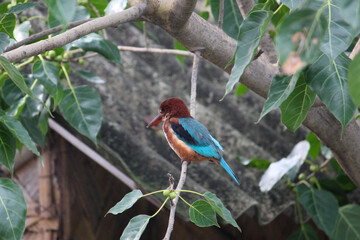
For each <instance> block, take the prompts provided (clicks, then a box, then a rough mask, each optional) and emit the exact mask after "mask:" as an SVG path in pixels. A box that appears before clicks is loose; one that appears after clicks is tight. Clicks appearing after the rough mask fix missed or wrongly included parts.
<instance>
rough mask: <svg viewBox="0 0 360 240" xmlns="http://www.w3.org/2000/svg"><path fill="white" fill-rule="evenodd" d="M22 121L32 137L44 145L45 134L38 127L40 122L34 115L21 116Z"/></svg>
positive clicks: (40, 144)
mask: <svg viewBox="0 0 360 240" xmlns="http://www.w3.org/2000/svg"><path fill="white" fill-rule="evenodd" d="M19 120H20V122H21V124H22V125H23V126H24V127H25V129H26V130H27V131H28V133H29V135H30V136H31V138H32V139H34V141H35V142H36V143H37V144H38V145H39V146H40V147H44V145H45V136H44V134H43V133H42V132H41V131H40V129H39V128H38V127H37V125H38V124H39V122H38V121H37V120H36V119H34V118H33V117H28V116H20V119H19Z"/></svg>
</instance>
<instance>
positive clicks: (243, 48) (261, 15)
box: [223, 10, 272, 99]
mask: <svg viewBox="0 0 360 240" xmlns="http://www.w3.org/2000/svg"><path fill="white" fill-rule="evenodd" d="M271 16H272V13H271V12H268V11H263V10H259V11H254V12H252V13H250V14H249V15H248V16H247V17H246V19H245V20H244V21H243V22H242V24H241V26H240V30H239V38H238V42H237V48H236V56H235V64H234V66H233V68H232V70H231V74H230V78H229V81H228V83H227V84H226V92H225V94H224V97H225V96H226V95H227V94H229V93H230V91H231V90H232V89H233V88H234V86H235V84H236V83H237V82H238V81H239V79H240V77H241V75H242V74H243V72H244V71H245V69H246V67H247V66H248V65H249V64H250V62H251V61H252V59H253V57H254V54H255V53H256V50H257V47H258V46H259V44H260V41H261V39H262V37H263V35H264V33H265V31H266V28H267V25H268V23H269V21H270V19H271ZM224 97H223V99H224Z"/></svg>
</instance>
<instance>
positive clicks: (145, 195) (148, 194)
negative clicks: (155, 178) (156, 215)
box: [141, 189, 165, 197]
mask: <svg viewBox="0 0 360 240" xmlns="http://www.w3.org/2000/svg"><path fill="white" fill-rule="evenodd" d="M164 190H165V189H164ZM164 190H158V191H155V192H151V193H147V194H144V195H142V196H141V197H147V196H150V195H152V194H155V193H160V192H163V191H164Z"/></svg>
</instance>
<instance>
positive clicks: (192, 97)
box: [163, 51, 200, 240]
mask: <svg viewBox="0 0 360 240" xmlns="http://www.w3.org/2000/svg"><path fill="white" fill-rule="evenodd" d="M199 58H200V51H195V54H194V59H193V69H192V75H191V95H190V114H191V115H192V116H195V112H196V108H195V107H196V104H195V103H196V82H197V73H198V67H199ZM187 166H188V162H187V161H183V163H182V165H181V174H180V179H179V183H178V185H177V187H176V190H177V192H176V193H177V196H176V198H175V199H174V201H173V205H172V206H171V208H170V216H169V223H168V227H167V230H166V234H165V237H164V238H163V240H169V239H170V236H171V232H172V230H173V228H174V222H175V212H176V205H177V203H178V201H179V196H180V191H178V190H181V189H182V188H183V186H184V183H185V180H186V173H187Z"/></svg>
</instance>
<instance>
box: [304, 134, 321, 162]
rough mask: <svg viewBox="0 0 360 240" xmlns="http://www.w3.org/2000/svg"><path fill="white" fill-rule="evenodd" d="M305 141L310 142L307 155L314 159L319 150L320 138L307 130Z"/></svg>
mask: <svg viewBox="0 0 360 240" xmlns="http://www.w3.org/2000/svg"><path fill="white" fill-rule="evenodd" d="M306 141H308V142H309V143H310V150H309V156H310V157H312V158H313V159H316V158H317V157H318V156H319V153H320V150H321V144H320V140H319V139H318V138H317V137H316V135H315V134H314V133H312V132H309V133H308V135H307V136H306Z"/></svg>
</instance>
